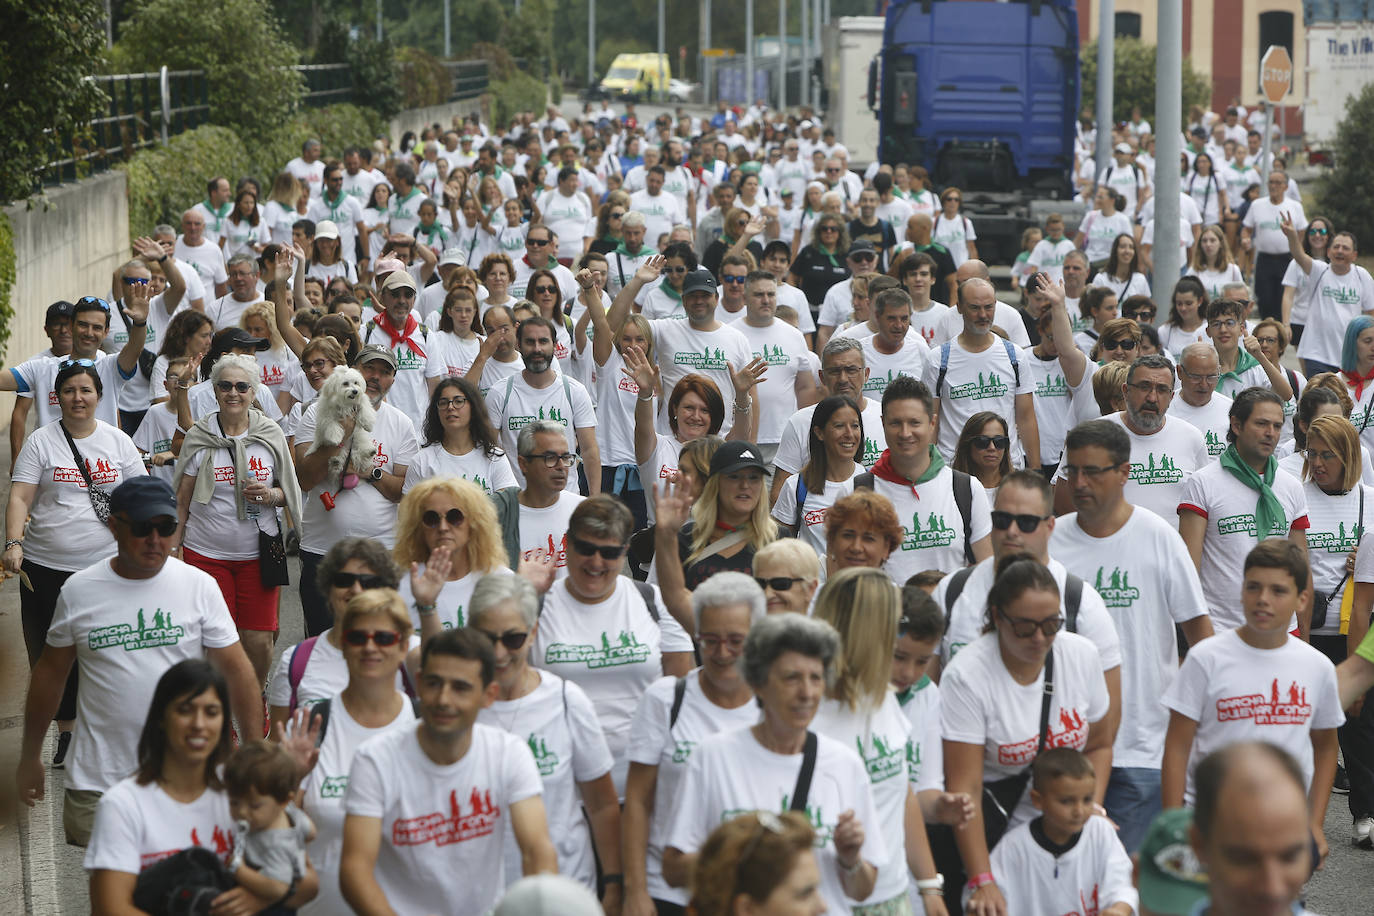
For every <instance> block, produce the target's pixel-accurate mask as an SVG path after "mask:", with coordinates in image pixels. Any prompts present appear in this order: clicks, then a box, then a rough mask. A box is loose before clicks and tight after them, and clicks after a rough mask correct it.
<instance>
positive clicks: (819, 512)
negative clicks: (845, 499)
mask: <svg viewBox="0 0 1374 916" xmlns="http://www.w3.org/2000/svg"><path fill="white" fill-rule="evenodd" d="M829 511H830V510H829V509H808V510H806V514H805V515H803V516H802V518H803V520H804V521H805V522H806V524H807V527H811V526H814V525H820V524H822V523H824V522H825V513H827V512H829Z"/></svg>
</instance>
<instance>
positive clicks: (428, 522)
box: [420, 507, 465, 528]
mask: <svg viewBox="0 0 1374 916" xmlns="http://www.w3.org/2000/svg"><path fill="white" fill-rule="evenodd" d="M464 517H465V516H464V515H463V510H462V509H458V508H456V507H455V508H453V509H450V510H448V511H447V512H445V513H444V514H443V515H440V514H439V513H438V512H436V511H435V510H433V509H429V510H427V511H426V512H425V514H424V515H422V516H420V524H422V525H424V526H425V527H426V528H438V527H439V522H440V521H445V522H448V526H449V527H450V528H457V527H458V526H459V525H461V524H463V519H464Z"/></svg>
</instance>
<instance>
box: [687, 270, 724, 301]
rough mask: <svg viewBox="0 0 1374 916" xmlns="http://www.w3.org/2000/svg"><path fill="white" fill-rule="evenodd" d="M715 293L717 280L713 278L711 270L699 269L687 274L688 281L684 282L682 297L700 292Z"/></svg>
mask: <svg viewBox="0 0 1374 916" xmlns="http://www.w3.org/2000/svg"><path fill="white" fill-rule="evenodd" d="M702 290H704V291H706V292H708V293H714V292H715V291H716V278H715V277H713V276H711V272H710V271H709V270H703V269H701V268H697V269H696V270H694V271H691V272H690V273H688V274H687V279H686V280H683V281H682V295H684V296H685V295H687V294H688V293H695V292H699V291H702Z"/></svg>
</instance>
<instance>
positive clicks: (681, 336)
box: [649, 319, 754, 438]
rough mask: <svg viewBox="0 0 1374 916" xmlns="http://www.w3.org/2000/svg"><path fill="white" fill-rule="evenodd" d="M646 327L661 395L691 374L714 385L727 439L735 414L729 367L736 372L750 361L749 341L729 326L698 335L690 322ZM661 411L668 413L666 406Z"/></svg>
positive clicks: (658, 322)
mask: <svg viewBox="0 0 1374 916" xmlns="http://www.w3.org/2000/svg"><path fill="white" fill-rule="evenodd" d="M649 324H650V327H651V329H652V330H653V332H654V352H655V353H656V354H657V355H658V367H659V370H660V372H661V375H662V379H663V391H664V393H665V394H671V393H672V390H673V387H674V386H676V385H677V383H678V382H680V381H682V378H683V376H686V375H688V374H690V373H693V372H695V373H697V374H698V375H703V376H705V377H706V378H709V379H710V380H711V381H713V382H715V383H716V387H717V388H719V389H720V396H721V397H722V398H724V399H725V422H724V423H722V424H721V427H720V436H721V437H722V438H724V437H726V436H728V435H729V434H730V428H731V426H733V424H734V412H735V409H734V404H735V383H734V380H733V379H732V378H731V377H730V367H731V366H733V367H734V368H735V371H736V372H738V371H740V370H741V369H743V368H744V367H745V366H747V365H748V364H749V362H750V361H751V360H753V358H754V351H753V348H752V347H751V346H750V345H749V340H748V339H747V338H746V337H745V336H744V335H743V334H741V333H740V332H739V331H737V330H735V329H734V328H732V327H730V326H728V325H722V326H721V327H718V328H716V329H715V330H714V331H698V330H697V329H696V328H694V327H692V323H691V322H690V321H676V320H674V319H658V320H655V321H651V322H649ZM663 409H664V410H666V409H667V405H666V403H665V404H664V407H663Z"/></svg>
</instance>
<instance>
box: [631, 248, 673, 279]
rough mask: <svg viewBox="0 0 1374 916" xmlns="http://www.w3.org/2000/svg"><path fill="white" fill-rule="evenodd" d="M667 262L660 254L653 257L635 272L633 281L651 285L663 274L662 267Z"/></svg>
mask: <svg viewBox="0 0 1374 916" xmlns="http://www.w3.org/2000/svg"><path fill="white" fill-rule="evenodd" d="M667 261H668V259H667V258H665V257H664V256H663V255H661V254H656V255H653V256H651V257H650V258H649V260H647V261H645V262H644V263H643V264H642V265H640V268H639V269H638V270H636V271H635V279H636V280H638V281H639V282H640V283H652V282H654V281H655V280H657V279H658V278H659V275H660V274H662V273H663V265H664V264H666V263H667Z"/></svg>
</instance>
